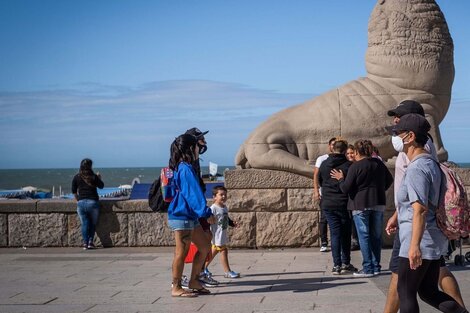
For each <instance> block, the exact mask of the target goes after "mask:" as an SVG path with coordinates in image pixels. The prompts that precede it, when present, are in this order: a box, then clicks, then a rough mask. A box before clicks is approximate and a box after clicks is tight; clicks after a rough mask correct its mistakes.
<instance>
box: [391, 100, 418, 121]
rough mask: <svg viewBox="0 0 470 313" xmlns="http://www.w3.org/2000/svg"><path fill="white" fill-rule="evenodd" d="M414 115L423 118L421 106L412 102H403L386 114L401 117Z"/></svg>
mask: <svg viewBox="0 0 470 313" xmlns="http://www.w3.org/2000/svg"><path fill="white" fill-rule="evenodd" d="M410 113H416V114H419V115H422V116H424V109H423V107H422V106H421V104H420V103H419V102H417V101H414V100H404V101H402V102H400V104H399V105H398V106H397V107H396V108H395V109H393V110H390V111H388V112H387V114H388V116H398V117H402V116H403V115H406V114H410Z"/></svg>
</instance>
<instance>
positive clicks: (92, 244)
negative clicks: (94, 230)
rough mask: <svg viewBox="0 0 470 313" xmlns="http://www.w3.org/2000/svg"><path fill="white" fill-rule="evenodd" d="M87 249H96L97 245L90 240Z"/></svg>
mask: <svg viewBox="0 0 470 313" xmlns="http://www.w3.org/2000/svg"><path fill="white" fill-rule="evenodd" d="M87 249H88V250H93V249H96V247H95V245H94V243H93V242H90V243H88V246H87Z"/></svg>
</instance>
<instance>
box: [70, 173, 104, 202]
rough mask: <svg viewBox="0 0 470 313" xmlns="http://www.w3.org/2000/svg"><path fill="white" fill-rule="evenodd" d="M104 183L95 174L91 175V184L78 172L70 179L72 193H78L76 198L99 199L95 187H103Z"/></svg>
mask: <svg viewBox="0 0 470 313" xmlns="http://www.w3.org/2000/svg"><path fill="white" fill-rule="evenodd" d="M103 187H104V183H103V181H102V180H101V178H99V177H98V176H97V175H96V174H95V175H94V177H93V184H92V185H91V186H90V185H88V184H87V183H86V182H85V181H84V180H83V179H82V177H80V174H77V175H75V177H74V178H73V180H72V193H75V194H78V200H84V199H91V200H96V201H98V200H99V196H98V191H96V188H100V189H103Z"/></svg>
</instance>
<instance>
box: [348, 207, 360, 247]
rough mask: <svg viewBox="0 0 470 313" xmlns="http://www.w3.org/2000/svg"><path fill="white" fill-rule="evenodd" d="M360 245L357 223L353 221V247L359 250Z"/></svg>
mask: <svg viewBox="0 0 470 313" xmlns="http://www.w3.org/2000/svg"><path fill="white" fill-rule="evenodd" d="M349 212H350V214H349V215H350V218H351V221H352V214H351V211H349ZM358 247H359V238H358V237H357V230H356V224H354V222H351V249H354V250H357V249H358Z"/></svg>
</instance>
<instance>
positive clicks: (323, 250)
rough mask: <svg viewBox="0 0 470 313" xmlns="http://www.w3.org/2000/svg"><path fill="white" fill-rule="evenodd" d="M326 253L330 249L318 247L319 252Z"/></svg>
mask: <svg viewBox="0 0 470 313" xmlns="http://www.w3.org/2000/svg"><path fill="white" fill-rule="evenodd" d="M328 251H330V249H328V247H327V246H321V247H320V252H328Z"/></svg>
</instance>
